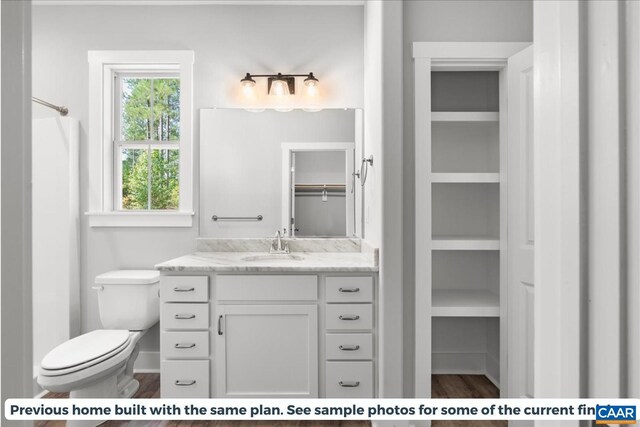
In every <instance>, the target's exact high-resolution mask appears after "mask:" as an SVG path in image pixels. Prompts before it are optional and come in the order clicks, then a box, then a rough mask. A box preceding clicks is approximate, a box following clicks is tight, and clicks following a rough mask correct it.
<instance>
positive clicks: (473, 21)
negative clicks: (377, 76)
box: [403, 0, 533, 397]
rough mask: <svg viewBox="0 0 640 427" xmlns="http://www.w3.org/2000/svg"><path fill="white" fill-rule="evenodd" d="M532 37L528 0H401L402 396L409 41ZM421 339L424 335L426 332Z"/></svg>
mask: <svg viewBox="0 0 640 427" xmlns="http://www.w3.org/2000/svg"><path fill="white" fill-rule="evenodd" d="M532 40H533V3H532V2H531V1H527V0H523V1H436V0H431V1H413V0H410V1H406V0H405V1H404V63H403V64H404V90H403V92H404V147H403V149H404V154H403V157H404V164H403V168H404V176H403V188H404V190H403V196H404V199H403V209H404V212H403V226H404V231H403V234H404V239H403V240H404V251H403V254H404V257H403V274H404V276H403V283H404V298H403V299H404V365H405V381H404V394H405V396H407V397H408V396H413V377H414V376H413V369H412V366H413V353H414V331H413V321H414V312H415V310H414V288H413V287H414V280H415V275H414V272H415V253H414V248H415V235H414V230H415V227H414V224H415V215H414V213H415V185H414V180H415V140H414V117H413V101H414V100H413V81H414V78H413V77H414V76H413V59H412V57H411V48H412V43H413V42H417V41H425V42H426V41H431V42H433V41H447V42H452V41H474V42H480V41H484V42H527V41H532ZM425 339H427V338H426V337H425Z"/></svg>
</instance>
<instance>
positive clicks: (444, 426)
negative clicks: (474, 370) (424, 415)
mask: <svg viewBox="0 0 640 427" xmlns="http://www.w3.org/2000/svg"><path fill="white" fill-rule="evenodd" d="M431 397H432V398H434V399H446V398H458V399H473V398H482V399H497V398H499V397H500V390H498V387H496V386H495V385H494V384H493V383H492V382H491V381H489V379H488V378H487V377H485V376H484V375H432V376H431ZM431 426H432V427H507V421H483V420H482V421H481V420H475V421H449V420H439V421H432V422H431Z"/></svg>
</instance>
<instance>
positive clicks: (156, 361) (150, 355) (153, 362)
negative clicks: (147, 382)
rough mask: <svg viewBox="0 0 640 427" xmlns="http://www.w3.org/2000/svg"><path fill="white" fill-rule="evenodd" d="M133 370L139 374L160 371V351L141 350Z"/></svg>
mask: <svg viewBox="0 0 640 427" xmlns="http://www.w3.org/2000/svg"><path fill="white" fill-rule="evenodd" d="M133 371H134V372H136V373H139V374H155V373H158V372H160V352H159V351H141V352H140V353H139V354H138V358H137V359H136V363H135V365H133Z"/></svg>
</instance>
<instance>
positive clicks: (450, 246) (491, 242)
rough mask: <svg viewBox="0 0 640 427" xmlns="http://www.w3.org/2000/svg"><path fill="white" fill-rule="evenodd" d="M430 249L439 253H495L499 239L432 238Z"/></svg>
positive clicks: (498, 245) (498, 247) (498, 246)
mask: <svg viewBox="0 0 640 427" xmlns="http://www.w3.org/2000/svg"><path fill="white" fill-rule="evenodd" d="M431 249H433V250H441V251H464V250H470V251H497V250H500V239H497V238H494V237H484V238H483V237H474V238H468V237H464V236H433V238H432V239H431Z"/></svg>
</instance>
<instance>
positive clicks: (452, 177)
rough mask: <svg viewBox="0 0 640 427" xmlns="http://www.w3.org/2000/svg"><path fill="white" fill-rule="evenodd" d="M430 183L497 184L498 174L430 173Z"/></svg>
mask: <svg viewBox="0 0 640 427" xmlns="http://www.w3.org/2000/svg"><path fill="white" fill-rule="evenodd" d="M431 182H438V183H440V182H442V183H447V182H461V183H466V182H470V183H475V182H478V183H499V182H500V174H499V173H432V174H431Z"/></svg>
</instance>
